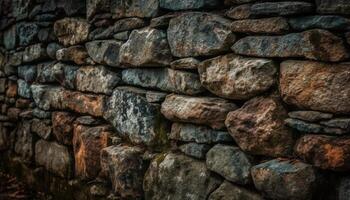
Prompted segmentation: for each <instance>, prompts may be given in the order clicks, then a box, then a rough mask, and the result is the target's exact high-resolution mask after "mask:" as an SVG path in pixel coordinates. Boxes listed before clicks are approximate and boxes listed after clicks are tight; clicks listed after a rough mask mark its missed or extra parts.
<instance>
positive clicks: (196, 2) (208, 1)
mask: <svg viewBox="0 0 350 200" xmlns="http://www.w3.org/2000/svg"><path fill="white" fill-rule="evenodd" d="M219 3H220V1H218V0H186V1H178V0H160V1H159V6H160V7H161V8H165V9H169V10H194V9H202V8H205V7H213V6H216V5H219Z"/></svg>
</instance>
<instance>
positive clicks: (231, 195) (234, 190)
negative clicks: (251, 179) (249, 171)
mask: <svg viewBox="0 0 350 200" xmlns="http://www.w3.org/2000/svg"><path fill="white" fill-rule="evenodd" d="M242 199H247V200H248V199H249V200H263V199H264V198H263V197H262V196H261V195H260V194H258V193H257V192H254V191H250V190H248V189H246V188H244V187H240V186H236V185H233V184H232V183H230V182H229V181H224V182H223V183H222V184H221V185H220V187H219V188H218V189H216V190H215V191H214V192H213V193H211V194H210V196H209V199H208V200H242Z"/></svg>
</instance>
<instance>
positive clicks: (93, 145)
mask: <svg viewBox="0 0 350 200" xmlns="http://www.w3.org/2000/svg"><path fill="white" fill-rule="evenodd" d="M109 130H110V127H108V126H97V127H88V126H82V125H75V126H74V131H73V149H74V157H75V173H76V176H78V177H80V178H82V179H92V178H95V177H96V176H97V175H98V173H99V172H100V170H101V166H100V153H101V150H102V149H103V148H105V147H107V146H108V136H109V135H111V132H110V131H109Z"/></svg>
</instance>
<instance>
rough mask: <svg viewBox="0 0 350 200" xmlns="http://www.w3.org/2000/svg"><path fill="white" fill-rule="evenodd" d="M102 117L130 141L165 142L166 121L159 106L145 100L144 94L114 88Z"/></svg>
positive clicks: (147, 143)
mask: <svg viewBox="0 0 350 200" xmlns="http://www.w3.org/2000/svg"><path fill="white" fill-rule="evenodd" d="M103 117H104V118H105V119H106V120H107V121H109V122H110V123H111V124H112V125H113V126H114V128H115V129H116V130H117V132H118V133H119V134H121V135H123V136H125V137H128V138H129V140H130V141H131V142H132V143H136V144H146V145H155V144H162V143H166V140H167V139H166V135H165V134H166V131H165V130H166V128H165V126H166V123H165V121H164V120H163V119H162V117H161V114H160V111H159V106H157V105H155V104H151V103H149V102H147V99H146V97H145V96H144V94H140V93H138V92H135V91H132V90H128V89H127V88H116V89H115V90H114V91H113V94H112V96H111V97H110V98H109V99H108V102H107V109H106V112H104V114H103Z"/></svg>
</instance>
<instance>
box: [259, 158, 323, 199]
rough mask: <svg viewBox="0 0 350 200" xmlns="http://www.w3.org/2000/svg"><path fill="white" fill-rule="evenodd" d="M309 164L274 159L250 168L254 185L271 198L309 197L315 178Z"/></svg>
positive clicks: (315, 181)
mask: <svg viewBox="0 0 350 200" xmlns="http://www.w3.org/2000/svg"><path fill="white" fill-rule="evenodd" d="M316 175H317V174H316V172H315V170H314V169H313V168H312V166H311V165H308V164H305V163H302V162H300V161H298V160H282V159H275V160H271V161H268V162H265V163H262V164H259V165H256V166H254V167H253V168H252V177H253V181H254V185H255V187H256V188H257V189H258V190H261V191H263V192H264V193H266V194H267V196H269V197H270V198H273V199H311V198H312V193H313V190H314V189H315V186H316V183H317V180H316Z"/></svg>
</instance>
